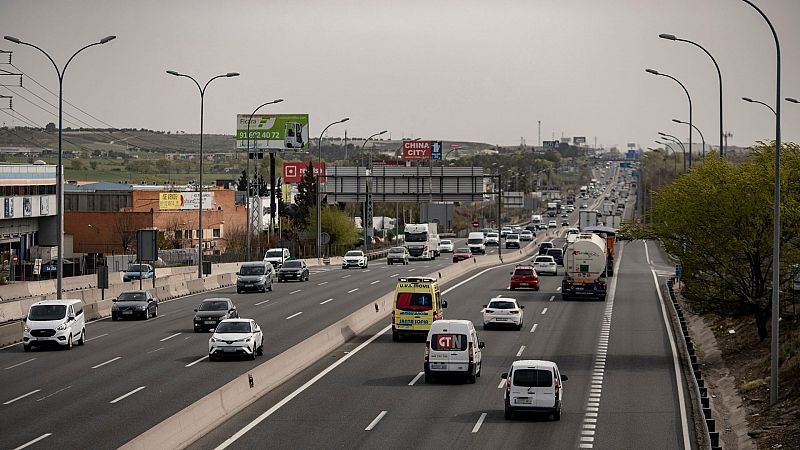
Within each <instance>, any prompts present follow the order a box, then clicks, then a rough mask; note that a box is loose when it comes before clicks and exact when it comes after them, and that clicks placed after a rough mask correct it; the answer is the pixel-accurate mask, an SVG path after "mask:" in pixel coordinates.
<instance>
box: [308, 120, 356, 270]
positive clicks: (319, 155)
mask: <svg viewBox="0 0 800 450" xmlns="http://www.w3.org/2000/svg"><path fill="white" fill-rule="evenodd" d="M348 120H350V118H349V117H345V118H344V119H341V120H337V121H336V122H332V123H330V124H328V126H326V127H325V128H324V129H323V130H322V133H320V134H319V138H318V139H317V165H318V166H319V173H317V177H316V178H317V259H320V258H321V257H322V256H321V253H320V248H321V245H320V242H321V241H322V211H321V209H322V207H321V205H320V199H321V198H322V195H321V194H322V193H321V192H320V191H319V177H320V175H322V136H324V135H325V132H326V131H328V128H330V127H332V126H334V125H336V124H337V123H344V122H347V121H348Z"/></svg>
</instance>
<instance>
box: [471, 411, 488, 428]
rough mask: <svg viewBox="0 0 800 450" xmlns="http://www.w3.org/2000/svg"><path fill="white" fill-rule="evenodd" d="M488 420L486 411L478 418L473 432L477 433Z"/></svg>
mask: <svg viewBox="0 0 800 450" xmlns="http://www.w3.org/2000/svg"><path fill="white" fill-rule="evenodd" d="M484 420H486V413H481V416H480V417H479V418H478V422H477V423H476V424H475V426H474V427H472V432H473V433H477V432H478V430H480V429H481V425H483V421H484Z"/></svg>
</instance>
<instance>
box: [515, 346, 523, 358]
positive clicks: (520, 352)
mask: <svg viewBox="0 0 800 450" xmlns="http://www.w3.org/2000/svg"><path fill="white" fill-rule="evenodd" d="M524 351H525V346H524V345H523V346H521V347H520V348H519V351H518V352H517V357H520V356H522V352H524Z"/></svg>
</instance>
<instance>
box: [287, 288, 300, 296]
mask: <svg viewBox="0 0 800 450" xmlns="http://www.w3.org/2000/svg"><path fill="white" fill-rule="evenodd" d="M302 291H303V290H302V289H298V290H296V291H292V292H289V295H292V294H297V293H298V292H302Z"/></svg>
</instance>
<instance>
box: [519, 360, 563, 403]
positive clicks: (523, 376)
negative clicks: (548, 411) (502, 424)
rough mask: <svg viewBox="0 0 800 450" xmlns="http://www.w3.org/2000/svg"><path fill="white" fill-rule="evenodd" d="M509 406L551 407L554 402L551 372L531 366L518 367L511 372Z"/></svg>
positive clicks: (554, 395) (554, 394)
mask: <svg viewBox="0 0 800 450" xmlns="http://www.w3.org/2000/svg"><path fill="white" fill-rule="evenodd" d="M511 376H512V377H513V378H512V384H511V398H510V403H511V406H522V407H534V408H552V407H555V404H556V400H555V399H556V391H555V386H554V385H553V372H551V371H550V370H548V369H536V368H533V367H530V368H528V367H526V368H519V369H516V370H514V372H513V373H512V374H511Z"/></svg>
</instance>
